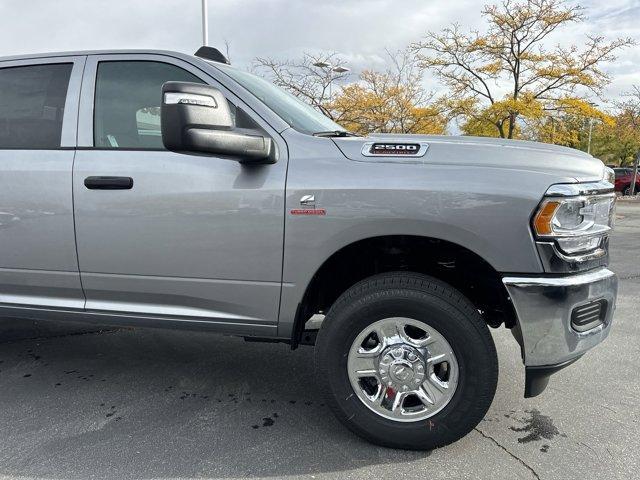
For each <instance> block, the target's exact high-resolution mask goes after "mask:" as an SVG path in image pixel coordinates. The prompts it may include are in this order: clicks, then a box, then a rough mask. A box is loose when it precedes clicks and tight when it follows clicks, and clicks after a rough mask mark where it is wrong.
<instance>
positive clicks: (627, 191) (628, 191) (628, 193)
mask: <svg viewBox="0 0 640 480" xmlns="http://www.w3.org/2000/svg"><path fill="white" fill-rule="evenodd" d="M635 194H636V195H637V194H638V191H637V189H636V192H635ZM622 195H623V196H625V197H630V196H631V185H627V186H626V187H624V189H623V190H622Z"/></svg>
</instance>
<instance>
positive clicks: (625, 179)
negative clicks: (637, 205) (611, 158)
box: [613, 168, 640, 195]
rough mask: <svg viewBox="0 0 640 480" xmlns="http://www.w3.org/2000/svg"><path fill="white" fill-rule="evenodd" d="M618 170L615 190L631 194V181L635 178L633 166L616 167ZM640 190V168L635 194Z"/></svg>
mask: <svg viewBox="0 0 640 480" xmlns="http://www.w3.org/2000/svg"><path fill="white" fill-rule="evenodd" d="M613 170H614V171H615V172H616V183H615V191H616V192H621V193H622V195H631V183H632V181H633V180H632V179H633V168H614V169H613ZM638 191H640V168H639V169H638V175H637V177H636V189H635V194H636V195H637V194H638Z"/></svg>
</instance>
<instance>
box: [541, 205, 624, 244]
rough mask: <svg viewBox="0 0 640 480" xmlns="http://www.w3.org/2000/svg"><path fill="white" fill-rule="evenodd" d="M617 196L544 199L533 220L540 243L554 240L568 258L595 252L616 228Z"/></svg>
mask: <svg viewBox="0 0 640 480" xmlns="http://www.w3.org/2000/svg"><path fill="white" fill-rule="evenodd" d="M614 205H615V196H614V195H613V194H610V193H609V194H605V195H578V196H572V197H551V198H548V197H547V198H545V199H544V200H543V201H542V203H541V204H540V207H539V208H538V211H537V212H536V214H535V215H534V217H533V230H534V232H535V234H536V236H537V237H538V238H540V239H549V240H554V241H555V242H556V243H557V245H558V247H559V248H560V250H561V251H562V252H563V253H564V254H567V255H576V254H579V253H586V252H590V251H593V250H596V249H597V248H598V247H600V245H601V243H602V240H603V239H604V238H605V237H606V236H607V232H609V230H611V228H612V226H613V217H614V215H613V212H614Z"/></svg>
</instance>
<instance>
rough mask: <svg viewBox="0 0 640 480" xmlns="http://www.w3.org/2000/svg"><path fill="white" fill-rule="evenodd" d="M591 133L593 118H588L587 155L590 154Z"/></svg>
mask: <svg viewBox="0 0 640 480" xmlns="http://www.w3.org/2000/svg"><path fill="white" fill-rule="evenodd" d="M592 132H593V117H591V118H589V140H588V141H587V153H588V154H591V133H592Z"/></svg>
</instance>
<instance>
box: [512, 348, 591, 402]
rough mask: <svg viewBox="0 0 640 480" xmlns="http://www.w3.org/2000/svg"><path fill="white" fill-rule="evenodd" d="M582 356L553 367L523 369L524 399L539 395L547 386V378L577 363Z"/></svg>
mask: <svg viewBox="0 0 640 480" xmlns="http://www.w3.org/2000/svg"><path fill="white" fill-rule="evenodd" d="M581 357H582V355H580V356H579V357H576V358H572V359H571V360H567V361H566V362H562V363H557V364H555V365H541V366H535V367H525V377H524V378H525V379H524V398H532V397H537V396H538V395H540V394H541V393H542V392H544V390H545V389H546V388H547V385H548V384H549V377H550V376H551V375H553V374H554V373H556V372H558V371H560V370H562V369H563V368H565V367H568V366H569V365H571V364H572V363H574V362H576V361H578V360H579V359H580V358H581Z"/></svg>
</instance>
